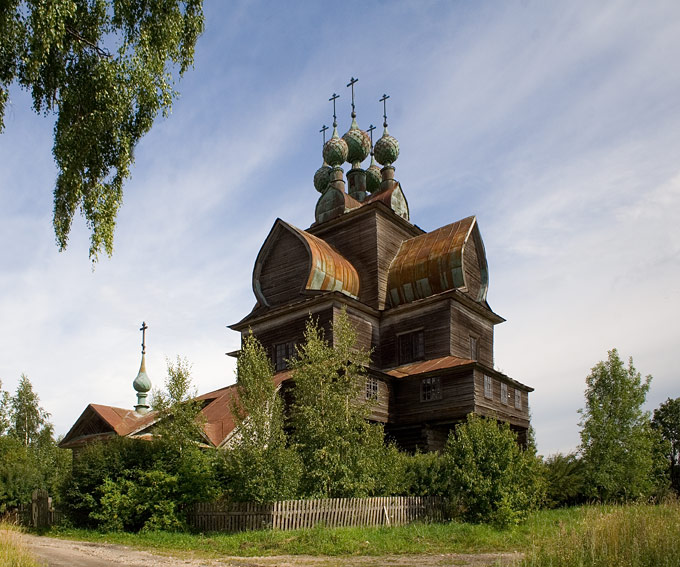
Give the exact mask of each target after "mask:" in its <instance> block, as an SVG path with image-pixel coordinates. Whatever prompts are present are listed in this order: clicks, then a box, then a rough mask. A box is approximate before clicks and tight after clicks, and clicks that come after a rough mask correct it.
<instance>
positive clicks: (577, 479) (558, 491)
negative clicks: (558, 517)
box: [543, 453, 585, 508]
mask: <svg viewBox="0 0 680 567" xmlns="http://www.w3.org/2000/svg"><path fill="white" fill-rule="evenodd" d="M543 468H544V472H545V480H546V503H547V505H548V506H550V507H551V508H555V507H558V506H574V505H575V504H580V503H582V502H583V501H584V500H585V497H584V490H585V486H584V484H583V482H584V479H583V460H582V459H580V458H579V456H578V455H577V454H575V453H568V454H566V455H563V454H562V453H556V454H554V455H551V456H549V457H548V458H546V459H545V461H544V462H543Z"/></svg>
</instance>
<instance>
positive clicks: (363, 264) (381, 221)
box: [308, 203, 422, 309]
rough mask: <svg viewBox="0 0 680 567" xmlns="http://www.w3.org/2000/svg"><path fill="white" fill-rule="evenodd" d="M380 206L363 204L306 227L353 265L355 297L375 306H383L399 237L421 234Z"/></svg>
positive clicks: (400, 241)
mask: <svg viewBox="0 0 680 567" xmlns="http://www.w3.org/2000/svg"><path fill="white" fill-rule="evenodd" d="M381 207H382V205H381V204H378V203H376V204H372V205H367V206H366V208H365V209H364V208H363V207H362V208H361V209H359V210H357V211H356V212H351V213H346V214H345V215H344V216H343V217H340V218H339V219H338V220H334V221H329V222H328V223H323V224H321V225H319V226H316V227H311V228H310V229H309V231H308V232H310V233H311V234H314V235H315V236H318V237H319V238H322V239H323V240H325V241H326V242H328V243H329V244H331V245H332V246H333V247H334V248H335V249H336V250H337V251H338V252H340V254H342V255H343V256H344V257H345V258H346V259H347V260H349V262H350V263H351V264H352V265H353V266H354V267H355V268H356V270H357V273H358V274H359V279H360V282H361V285H360V287H359V300H360V301H361V302H362V303H365V304H366V305H369V306H371V307H373V308H376V309H383V308H384V307H385V296H386V293H387V291H386V290H387V272H388V270H389V267H390V264H391V262H392V260H393V259H394V257H395V255H396V254H397V251H398V250H399V246H401V243H402V241H404V240H406V239H408V238H412V237H413V236H417V235H419V234H422V231H421V230H420V229H418V228H417V227H415V226H413V225H407V224H405V223H404V222H403V221H402V220H401V219H399V218H398V217H397V216H396V215H395V214H394V213H393V212H391V211H382V210H381Z"/></svg>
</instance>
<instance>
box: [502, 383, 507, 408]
mask: <svg viewBox="0 0 680 567" xmlns="http://www.w3.org/2000/svg"><path fill="white" fill-rule="evenodd" d="M501 403H502V404H503V405H506V406H507V405H508V385H507V384H506V383H505V382H501Z"/></svg>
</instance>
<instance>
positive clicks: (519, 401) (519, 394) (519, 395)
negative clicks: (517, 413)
mask: <svg viewBox="0 0 680 567" xmlns="http://www.w3.org/2000/svg"><path fill="white" fill-rule="evenodd" d="M515 409H516V410H521V409H522V390H519V389H518V388H515Z"/></svg>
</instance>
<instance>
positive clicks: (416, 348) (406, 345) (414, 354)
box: [397, 329, 425, 364]
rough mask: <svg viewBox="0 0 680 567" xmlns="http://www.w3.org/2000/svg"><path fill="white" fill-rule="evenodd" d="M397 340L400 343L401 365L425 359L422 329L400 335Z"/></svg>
mask: <svg viewBox="0 0 680 567" xmlns="http://www.w3.org/2000/svg"><path fill="white" fill-rule="evenodd" d="M397 340H398V342H399V364H407V363H408V362H415V361H416V360H423V359H424V358H425V340H424V338H423V330H422V329H418V330H417V331H411V332H409V333H404V334H401V335H398V337H397Z"/></svg>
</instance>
